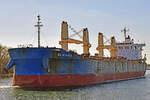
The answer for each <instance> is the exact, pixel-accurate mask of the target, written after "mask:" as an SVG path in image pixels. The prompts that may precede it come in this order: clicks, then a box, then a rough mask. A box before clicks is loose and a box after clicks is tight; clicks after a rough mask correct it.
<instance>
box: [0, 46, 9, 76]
mask: <svg viewBox="0 0 150 100" xmlns="http://www.w3.org/2000/svg"><path fill="white" fill-rule="evenodd" d="M9 60H10V57H9V53H8V48H7V47H5V46H2V45H0V74H2V73H3V72H4V69H5V67H6V66H7V64H8V62H9Z"/></svg>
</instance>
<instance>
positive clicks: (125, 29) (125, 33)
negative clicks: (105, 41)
mask: <svg viewBox="0 0 150 100" xmlns="http://www.w3.org/2000/svg"><path fill="white" fill-rule="evenodd" d="M128 31H129V29H128V30H127V28H126V27H125V28H124V29H123V30H121V32H124V38H125V40H126V38H127V32H128Z"/></svg>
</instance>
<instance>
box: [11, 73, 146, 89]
mask: <svg viewBox="0 0 150 100" xmlns="http://www.w3.org/2000/svg"><path fill="white" fill-rule="evenodd" d="M144 75H145V72H130V73H129V72H128V73H116V74H105V75H102V74H99V75H96V74H86V75H80V74H68V75H14V77H13V86H21V87H71V86H85V85H92V84H98V83H106V82H112V81H119V80H127V79H134V78H140V77H143V76H144Z"/></svg>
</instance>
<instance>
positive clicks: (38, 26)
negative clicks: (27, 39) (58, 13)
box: [34, 15, 43, 48]
mask: <svg viewBox="0 0 150 100" xmlns="http://www.w3.org/2000/svg"><path fill="white" fill-rule="evenodd" d="M37 18H38V21H37V25H34V26H35V27H37V28H38V48H40V29H41V27H42V26H43V25H41V22H40V20H41V19H40V15H38V16H37Z"/></svg>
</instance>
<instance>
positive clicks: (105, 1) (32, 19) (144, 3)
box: [0, 0, 150, 63]
mask: <svg viewBox="0 0 150 100" xmlns="http://www.w3.org/2000/svg"><path fill="white" fill-rule="evenodd" d="M149 5H150V0H0V44H2V45H5V46H8V47H17V46H18V45H20V44H33V45H34V46H37V28H35V27H34V25H35V24H36V22H37V18H36V16H37V15H38V14H40V16H41V21H42V24H43V25H44V26H43V27H42V28H41V44H42V45H43V46H47V45H48V46H52V47H54V46H55V47H60V45H59V40H60V32H61V22H62V21H67V22H68V24H69V25H71V26H72V27H73V28H74V29H75V30H76V31H80V30H81V29H82V28H86V27H87V28H88V30H89V38H90V43H91V45H92V47H91V48H90V52H91V54H94V53H97V51H96V47H97V37H98V36H97V35H98V33H99V32H102V33H104V35H105V36H106V37H107V38H108V39H109V38H110V37H111V36H115V37H116V38H117V41H122V40H123V39H124V38H123V36H124V35H123V33H121V30H122V29H123V28H124V27H127V28H129V29H130V32H128V34H129V35H131V37H132V38H134V40H135V42H137V43H145V44H146V47H144V51H143V54H147V62H148V63H150V6H149ZM69 34H73V32H72V31H71V30H69ZM81 34H82V33H81ZM74 38H76V39H77V38H79V37H77V36H76V37H74ZM79 39H80V38H79ZM69 48H70V49H72V50H75V51H77V52H79V53H81V52H82V45H75V44H70V45H69Z"/></svg>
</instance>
